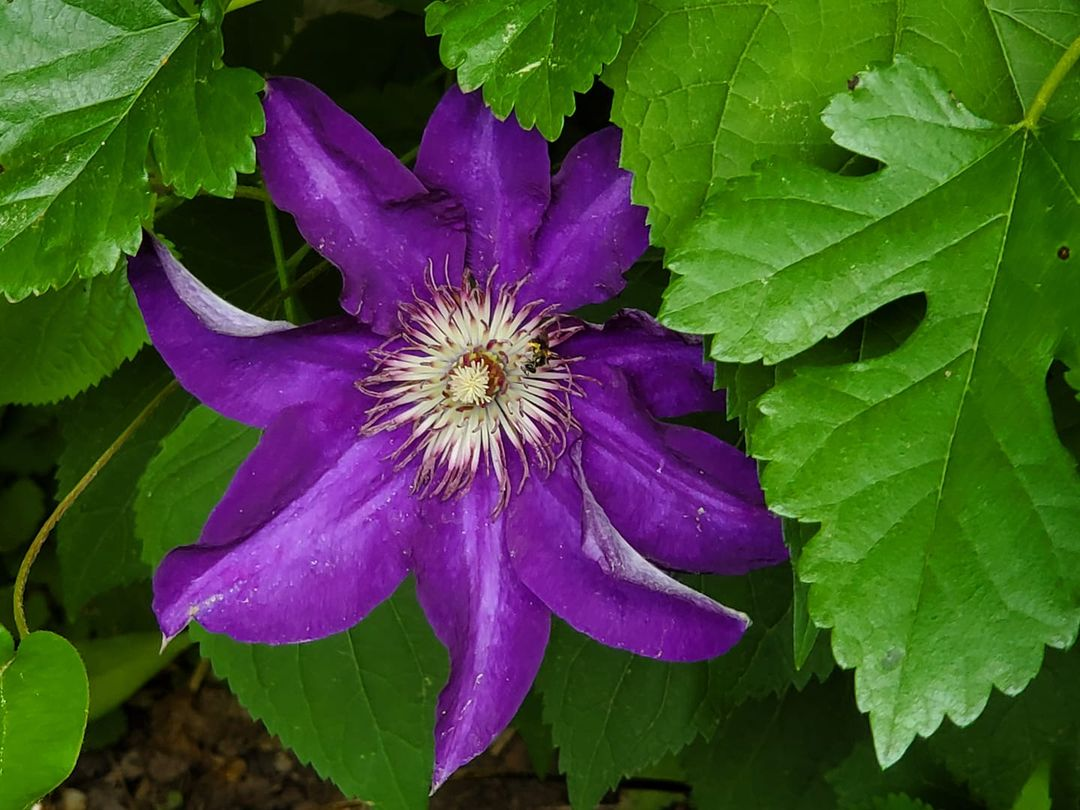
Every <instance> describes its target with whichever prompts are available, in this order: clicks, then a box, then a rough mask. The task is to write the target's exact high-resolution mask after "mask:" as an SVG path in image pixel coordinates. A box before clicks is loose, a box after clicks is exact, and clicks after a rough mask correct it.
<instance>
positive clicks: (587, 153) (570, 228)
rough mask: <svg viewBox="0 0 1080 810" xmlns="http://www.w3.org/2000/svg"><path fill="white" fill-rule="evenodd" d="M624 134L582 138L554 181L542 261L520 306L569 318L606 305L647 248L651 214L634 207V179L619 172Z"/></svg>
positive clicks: (541, 239)
mask: <svg viewBox="0 0 1080 810" xmlns="http://www.w3.org/2000/svg"><path fill="white" fill-rule="evenodd" d="M619 140H620V133H619V130H617V129H615V128H614V127H609V128H608V129H604V130H601V131H600V132H595V133H593V134H592V135H589V136H588V137H587V138H584V139H583V140H581V141H580V142H578V143H577V145H575V146H574V148H573V149H571V150H570V152H569V154H567V156H566V159H565V160H564V161H563V163H562V167H561V168H560V169H559V173H558V174H557V175H555V180H554V184H553V185H554V188H553V189H552V202H551V207H550V208H549V209H548V211H547V214H546V216H545V217H544V223H543V225H542V226H541V227H540V232H539V233H538V234H537V237H536V261H535V265H534V269H533V274H532V277H531V278H530V279H529V282H528V283H527V284H526V285H525V291H524V292H523V293H522V296H523V298H522V300H525V301H528V300H530V298H543V299H544V300H545V301H546V302H547V303H549V304H556V303H557V304H559V305H560V306H561V308H562V310H563V311H567V310H571V309H576V308H577V307H580V306H584V305H585V304H594V303H599V302H601V301H607V300H608V299H609V298H613V297H615V296H616V295H617V294H618V293H619V291H620V290H622V288H623V287H624V286H625V284H626V282H625V281H624V280H623V275H622V274H623V273H624V272H626V270H627V269H628V268H629V267H630V265H632V264H633V263H634V262H635V261H637V260H638V258H639V257H640V256H641V254H642V253H644V252H645V249H646V248H647V247H648V246H649V229H648V228H647V227H646V225H645V209H644V208H642V207H641V206H637V205H631V204H630V173H629V172H627V171H624V170H622V169H620V168H619Z"/></svg>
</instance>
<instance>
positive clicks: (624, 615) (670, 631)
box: [507, 445, 749, 661]
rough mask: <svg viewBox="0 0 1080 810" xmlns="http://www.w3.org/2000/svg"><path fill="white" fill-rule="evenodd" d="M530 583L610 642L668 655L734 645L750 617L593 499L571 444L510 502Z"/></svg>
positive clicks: (691, 657) (699, 654) (511, 524)
mask: <svg viewBox="0 0 1080 810" xmlns="http://www.w3.org/2000/svg"><path fill="white" fill-rule="evenodd" d="M507 513H508V514H507V538H508V544H509V547H510V559H511V561H512V562H513V565H514V569H515V570H516V571H517V573H518V576H520V577H521V581H522V582H524V583H525V585H526V586H527V587H528V588H529V589H530V590H531V591H532V592H533V593H535V594H536V595H537V596H539V597H540V599H542V600H543V602H544V603H545V604H546V605H547V606H548V607H549V608H551V610H552V611H553V612H554V613H555V614H556V615H558V616H560V617H561V618H563V619H564V620H565V621H566V622H567V623H569V624H570V625H571V626H572V627H574V628H575V629H577V630H579V631H581V632H582V633H585V634H587V635H589V636H592V637H593V638H594V639H596V640H597V641H599V642H601V643H603V644H607V645H608V646H610V647H619V648H621V649H624V650H630V651H631V652H635V653H637V654H639V655H646V656H649V657H650V658H660V659H663V660H666V661H698V660H702V659H705V658H712V657H713V656H717V655H720V654H722V653H724V652H726V651H727V650H729V649H730V648H731V646H732V645H733V644H735V642H737V641H738V640H739V639H740V638H741V637H742V634H743V632H744V631H745V630H746V627H747V625H748V624H749V620H748V619H747V618H746V616H744V615H743V614H742V613H739V612H737V611H734V610H731V609H730V608H726V607H724V606H723V605H721V604H719V603H717V602H714V601H713V600H711V599H709V598H708V597H706V596H704V595H702V594H700V593H698V592H697V591H695V590H693V589H691V588H688V587H686V586H685V585H683V584H682V583H680V582H678V581H677V580H674V579H672V578H671V577H669V576H667V575H666V574H664V573H663V572H662V571H660V570H659V569H658V568H656V567H655V566H653V565H652V564H651V563H649V562H648V561H647V560H646V559H645V558H644V557H642V556H641V555H640V554H638V553H637V552H636V551H634V549H633V548H631V547H630V545H629V544H628V543H627V542H626V541H625V540H623V538H622V537H621V536H620V535H619V533H618V532H617V531H616V530H615V528H614V527H613V526H612V525H611V522H610V521H609V520H608V519H607V516H606V515H605V514H604V510H603V509H601V508H600V505H599V504H598V503H597V502H596V500H595V499H594V498H593V496H592V493H591V492H590V491H589V488H588V486H587V485H586V483H585V480H584V477H583V475H582V472H581V467H580V451H579V448H578V446H577V445H575V446H574V447H573V448H571V450H570V452H569V458H565V459H563V461H562V462H560V463H559V465H558V466H557V467H556V469H555V471H554V472H553V473H552V474H551V476H549V477H548V478H547V480H535V479H534V480H533V481H530V482H529V484H528V485H527V486H526V487H525V489H524V491H523V492H521V493H520V494H519V495H516V496H515V497H514V498H512V499H511V501H510V506H509V507H508V509H507Z"/></svg>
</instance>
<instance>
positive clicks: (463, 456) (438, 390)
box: [357, 267, 581, 512]
mask: <svg viewBox="0 0 1080 810" xmlns="http://www.w3.org/2000/svg"><path fill="white" fill-rule="evenodd" d="M521 283H522V282H518V283H516V284H512V285H508V286H504V287H501V288H499V289H498V290H495V289H494V288H493V287H492V283H491V279H490V278H489V279H488V282H487V284H486V285H484V286H480V285H479V284H477V283H476V282H475V281H474V280H473V278H472V277H471V276H470V275H469V274H468V273H466V277H465V280H464V281H463V282H462V284H461V285H460V286H457V287H455V286H452V285H451V284H450V283H449V281H447V282H446V283H443V284H436V283H435V280H434V277H433V274H432V272H431V268H430V267H429V268H428V273H427V277H426V287H427V292H428V296H425V297H420V296H417V297H416V300H415V301H413V302H410V303H407V304H404V305H402V307H401V310H400V312H399V321H400V323H401V331H400V333H399V334H397V335H396V336H394V337H393V338H391V339H390V340H389V341H387V343H386V344H384V345H383V346H382V347H381V348H379V349H377V350H376V351H375V353H374V355H375V359H376V368H375V371H374V372H373V373H372V374H371V376H369V377H368V378H367V379H364V380H361V381H360V382H358V383H357V387H358V388H359V389H360V390H362V391H363V392H364V393H366V394H368V395H369V396H371V397H374V398H375V399H376V404H375V405H373V406H372V407H371V408H370V409H369V410H368V420H367V422H366V423H365V425H364V427H363V428H362V431H361V432H362V433H363V434H364V435H371V434H374V433H378V432H381V431H384V430H394V429H396V428H399V427H403V426H408V427H409V428H410V430H409V433H408V436H407V437H406V438H405V440H404V441H403V442H402V443H401V444H400V445H398V447H397V448H396V449H395V450H394V452H393V454H392V455H391V458H392V459H394V460H395V461H396V462H397V464H396V466H395V469H401V468H403V467H405V466H406V465H407V464H409V463H410V462H411V461H412V460H413V459H415V458H417V457H419V458H420V465H419V468H418V470H417V472H416V477H415V479H414V480H413V491H414V492H418V493H419V494H420V495H421V496H426V495H437V496H440V497H443V498H450V497H452V496H453V495H456V494H459V493H463V492H465V491H466V490H467V489H468V488H469V486H470V485H471V484H472V482H473V479H474V478H475V477H476V474H477V472H478V471H479V470H480V466H481V464H483V466H484V470H485V472H487V471H490V472H492V473H493V474H494V475H495V478H496V480H497V481H498V484H499V501H498V504H497V505H496V510H495V511H496V512H498V511H499V510H501V509H502V508H503V507H504V506H505V505H506V503H507V501H508V500H509V498H510V489H511V487H510V472H509V469H508V468H509V461H510V457H511V456H513V457H516V458H517V459H518V460H519V461H520V467H521V472H520V481H519V488H520V485H523V484H524V483H525V480H526V479H527V478H528V477H529V473H530V467H531V465H532V464H538V465H539V466H540V467H541V468H543V469H544V470H548V471H550V470H551V469H552V468H553V467H554V465H555V462H556V461H557V460H558V458H559V456H560V455H562V453H563V451H564V450H565V449H566V437H567V433H568V432H569V431H571V430H576V429H577V428H578V424H577V422H576V421H575V420H574V417H573V414H572V411H571V404H570V402H571V397H572V396H580V395H581V389H580V388H579V387H578V386H577V384H576V383H575V381H574V378H573V376H572V374H571V372H570V365H571V364H572V363H573V362H574V361H575V360H578V359H580V358H568V357H562V356H560V355H559V353H558V352H557V351H555V347H557V346H559V344H561V343H563V342H564V341H565V340H567V339H568V338H569V337H570V336H571V335H573V334H574V333H576V332H577V331H579V330H580V328H581V327H580V326H578V325H564V324H563V323H561V322H560V320H559V318H558V316H557V315H555V314H554V313H553V310H552V308H551V307H547V308H545V307H544V306H543V304H542V302H540V301H532V302H528V303H526V304H524V305H521V306H518V303H517V294H518V292H519V290H520V288H521Z"/></svg>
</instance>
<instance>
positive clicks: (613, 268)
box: [130, 79, 787, 786]
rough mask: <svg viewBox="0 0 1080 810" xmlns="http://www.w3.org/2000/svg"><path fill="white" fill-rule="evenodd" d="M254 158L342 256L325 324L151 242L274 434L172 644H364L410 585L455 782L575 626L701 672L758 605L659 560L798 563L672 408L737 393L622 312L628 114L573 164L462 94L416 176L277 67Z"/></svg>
mask: <svg viewBox="0 0 1080 810" xmlns="http://www.w3.org/2000/svg"><path fill="white" fill-rule="evenodd" d="M265 103H266V114H267V131H266V135H265V136H263V137H262V138H261V139H260V141H259V144H258V150H259V161H260V165H261V167H262V172H263V176H264V178H265V180H266V185H267V188H268V190H269V191H270V194H271V195H272V197H273V199H274V201H275V203H276V205H277V206H278V207H279V208H281V209H283V210H285V211H288V212H290V213H291V214H293V216H294V217H295V218H296V222H297V225H298V226H299V228H300V231H301V232H302V233H303V235H304V237H305V238H306V239H307V240H308V241H309V242H310V243H311V244H312V245H313V246H314V247H315V248H316V249H317V250H318V251H319V252H320V253H322V254H323V255H324V256H325V257H326V258H328V259H329V260H331V261H332V262H333V263H334V264H335V265H337V266H338V267H339V268H340V269H341V273H342V277H343V279H344V286H343V290H342V296H341V303H342V306H343V308H344V310H345V312H346V314H345V315H342V316H339V317H336V318H331V319H327V320H323V321H319V322H317V323H312V324H308V325H306V326H299V327H296V326H292V325H290V324H288V323H282V322H271V321H265V320H262V319H259V318H256V317H254V316H252V315H249V314H247V313H245V312H242V311H240V310H238V309H236V308H235V307H232V306H231V305H229V304H228V303H226V302H224V301H222V300H221V299H219V298H218V297H216V296H215V295H214V294H213V293H211V292H210V291H209V290H208V289H207V288H206V287H204V286H203V285H202V284H201V283H200V282H199V281H198V280H197V279H195V278H194V277H193V276H192V275H190V274H189V273H188V272H187V271H186V270H185V269H184V268H183V267H181V266H180V264H179V263H177V262H176V260H175V259H174V258H173V257H172V256H171V255H170V254H169V252H168V250H167V249H166V248H165V247H164V246H163V245H162V244H161V243H159V242H157V241H156V240H154V239H153V238H152V237H147V238H146V239H145V240H144V243H143V246H142V248H141V250H140V252H139V254H138V256H136V257H134V258H133V259H132V260H131V262H130V278H131V281H132V284H133V286H134V288H135V291H136V294H137V296H138V300H139V305H140V306H141V308H142V311H143V314H144V316H145V319H146V323H147V326H148V327H149V330H150V334H151V337H152V339H153V342H154V345H155V346H156V347H157V349H158V351H159V352H160V353H161V354H162V356H163V357H164V358H165V360H166V362H168V364H169V365H170V366H171V367H172V369H173V371H174V372H175V374H176V376H177V378H178V379H179V380H180V382H181V383H182V384H183V385H184V386H185V387H186V388H187V389H188V390H189V391H190V392H191V393H192V394H194V395H195V396H196V397H198V398H199V399H200V400H201V401H202V402H204V403H205V404H207V405H208V406H210V407H211V408H213V409H215V410H217V411H218V412H220V413H222V414H223V415H225V416H227V417H229V418H232V419H236V420H239V421H241V422H244V423H246V424H249V425H253V426H255V427H258V428H261V429H263V431H264V432H263V436H262V439H261V441H260V442H259V445H258V446H257V447H256V449H255V450H254V452H253V453H252V454H251V456H250V457H249V458H248V459H247V460H246V461H245V462H244V464H243V465H242V466H241V467H240V469H239V470H238V471H237V473H236V476H235V478H234V479H233V481H232V483H231V485H230V486H229V489H228V491H227V492H226V493H225V495H224V496H223V498H222V499H221V501H220V503H219V504H218V505H217V506H216V507H215V509H214V510H213V512H212V513H211V515H210V517H209V519H208V521H207V523H206V526H205V528H204V529H203V532H202V535H201V536H200V537H199V541H198V543H197V544H195V545H192V546H187V547H183V548H179V549H176V550H175V551H173V552H172V553H171V554H169V555H168V556H167V557H166V559H165V560H164V562H163V563H162V564H161V566H160V568H159V569H158V571H157V573H156V576H155V578H154V589H155V596H154V609H155V611H156V613H157V616H158V620H159V622H160V624H161V627H162V629H163V631H164V633H165V634H166V635H167V636H173V635H175V634H176V633H178V632H180V631H181V630H182V629H183V628H184V627H185V626H186V625H187V623H188V622H190V621H191V620H192V619H197V620H198V621H199V623H200V624H202V625H203V626H204V627H206V628H207V629H208V630H211V631H214V632H220V633H226V634H228V635H230V636H232V637H233V638H235V639H238V640H241V641H249V642H263V643H268V644H281V643H287V642H297V641H305V640H311V639H316V638H320V637H323V636H327V635H330V634H332V633H337V632H339V631H342V630H345V629H347V628H349V627H350V626H352V625H353V624H355V623H356V622H357V621H359V620H360V619H362V618H363V617H364V616H365V615H366V614H367V613H368V612H369V611H370V610H371V609H372V608H374V607H375V606H376V605H377V604H379V602H381V601H382V600H384V599H385V598H387V597H388V596H389V595H390V594H391V593H392V592H393V591H394V589H395V588H397V586H398V585H399V584H400V583H401V581H402V580H403V579H404V578H405V577H406V576H407V575H408V574H409V573H410V572H412V573H414V574H415V577H416V585H417V593H418V596H419V600H420V603H421V605H422V607H423V609H424V611H425V613H426V615H427V617H428V619H429V621H430V622H431V625H432V627H433V628H434V630H435V633H436V635H437V636H438V637H439V639H440V640H441V641H442V643H443V644H444V645H445V646H446V647H447V649H448V651H449V653H450V660H451V672H450V678H449V681H448V683H447V684H446V686H445V688H444V689H443V691H442V693H441V695H440V697H439V704H438V717H437V723H436V730H435V739H436V762H435V774H434V779H433V782H434V785H435V786H438V785H439V784H441V783H442V782H443V781H444V780H445V779H446V778H447V777H448V776H449V775H450V774H451V773H452V772H453V771H454V770H455V769H456V768H457V767H459V766H460V765H462V764H463V763H465V762H467V761H468V760H469V759H471V758H472V757H474V756H476V755H477V754H479V753H480V752H481V751H483V750H484V749H485V748H486V747H487V745H488V744H489V743H490V742H491V741H492V739H494V737H495V736H496V735H497V734H498V733H499V732H500V731H501V730H502V729H503V728H504V727H505V726H506V724H507V723H508V722H509V721H510V719H511V718H512V717H513V715H514V713H515V711H516V710H517V708H518V706H519V705H520V703H521V701H522V699H523V698H524V696H525V694H526V692H527V691H528V689H529V686H530V684H531V683H532V681H533V678H534V676H535V674H536V671H537V669H538V667H539V666H540V661H541V659H542V657H543V653H544V647H545V645H546V643H547V639H548V632H549V626H550V615H551V613H555V614H556V615H558V616H560V617H561V618H563V619H564V620H565V621H567V622H568V623H569V624H570V625H572V626H573V627H575V628H577V629H578V630H580V631H581V632H583V633H586V634H588V635H590V636H592V637H593V638H595V639H597V640H598V641H600V642H602V643H604V644H608V645H610V646H613V647H619V648H622V649H626V650H631V651H633V652H635V653H638V654H641V655H647V656H650V657H654V658H660V659H664V660H670V661H692V660H699V659H704V658H709V657H712V656H716V655H719V654H721V653H723V652H725V651H726V650H727V649H729V648H730V647H731V645H732V644H734V643H735V642H736V641H737V640H738V639H739V638H740V636H741V635H742V633H743V631H744V630H745V628H746V626H747V623H748V620H747V618H746V617H745V616H744V615H742V614H741V613H738V612H736V611H734V610H731V609H729V608H726V607H724V606H723V605H720V604H718V603H716V602H714V601H712V600H711V599H709V598H707V597H705V596H704V595H702V594H700V593H698V592H696V591H694V590H692V589H691V588H688V587H686V586H685V585H683V584H681V583H679V582H678V581H676V580H675V579H673V578H671V577H670V576H668V575H667V574H666V573H664V571H663V570H661V569H662V568H670V569H679V570H685V571H701V572H714V573H721V574H741V573H744V572H746V571H748V570H750V569H753V568H756V567H759V566H763V565H771V564H774V563H777V562H780V561H782V560H784V559H786V558H787V552H786V550H785V547H784V545H783V543H782V541H781V538H780V532H779V527H778V522H777V520H776V519H775V518H774V517H773V516H771V515H770V514H769V513H768V512H767V511H766V509H765V507H764V506H763V503H762V497H761V493H760V489H759V487H758V483H757V477H756V473H755V469H754V465H753V463H752V462H751V461H750V460H748V459H747V458H745V457H744V456H743V455H742V454H741V453H739V452H738V451H736V450H735V449H733V448H732V447H730V446H728V445H726V444H724V443H723V442H721V441H719V440H718V439H716V438H714V437H713V436H711V435H709V434H707V433H704V432H701V431H698V430H694V429H692V428H688V427H682V426H678V425H672V424H668V423H666V422H664V421H661V420H663V419H666V418H669V417H676V416H680V415H683V414H687V413H691V412H695V411H702V410H710V409H715V408H717V407H718V406H719V405H720V404H721V403H722V399H721V398H720V395H718V394H717V393H715V392H714V391H713V390H712V386H711V379H712V376H711V369H710V368H709V367H708V366H707V365H706V364H704V363H703V362H702V355H701V347H700V345H699V344H698V343H696V342H694V341H692V340H689V339H686V338H683V337H680V336H678V335H675V334H673V333H671V332H668V331H666V330H665V329H663V328H661V327H660V326H659V325H657V324H656V323H655V322H654V321H653V320H652V319H651V318H650V317H649V316H648V315H645V314H643V313H640V312H632V311H628V312H624V313H622V314H620V315H618V316H617V317H615V318H614V319H612V320H611V321H609V322H608V323H607V324H606V325H604V326H602V327H601V326H595V325H592V324H587V323H584V322H582V321H580V320H578V319H576V318H574V317H571V316H568V315H566V314H565V313H567V312H569V311H571V310H573V309H575V308H577V307H580V306H582V305H584V304H589V303H594V302H599V301H602V300H605V299H607V298H609V297H611V296H612V295H614V294H615V293H617V292H618V291H619V290H620V289H621V287H622V286H623V280H622V273H623V271H625V270H626V269H627V268H628V267H629V266H630V265H631V264H632V263H633V262H634V261H635V260H636V259H637V258H638V256H639V255H640V254H641V253H642V251H643V250H644V249H645V247H646V245H647V230H646V226H645V220H644V211H643V210H642V209H640V208H637V207H634V206H631V204H630V177H629V175H628V174H627V173H626V172H624V171H622V170H620V169H619V168H618V152H619V135H618V132H617V131H615V130H613V129H608V130H604V131H602V132H598V133H595V134H593V135H590V136H589V137H587V138H585V139H584V140H582V141H581V142H580V143H579V144H577V146H576V147H575V148H574V149H572V150H571V152H570V153H569V154H568V155H567V157H566V159H565V160H564V161H563V164H562V167H561V169H560V170H559V172H558V174H556V175H555V176H554V178H552V177H551V176H550V164H549V159H548V152H547V144H546V142H545V141H544V140H543V139H542V138H541V137H540V136H539V135H538V134H536V133H534V132H526V131H523V130H522V129H520V128H519V127H518V126H517V124H516V123H514V122H513V121H512V120H511V121H506V122H500V121H498V120H496V119H495V118H494V117H493V116H492V115H491V113H490V112H489V111H488V110H487V109H486V108H485V107H484V106H483V104H482V102H481V101H480V98H479V96H478V95H477V94H473V95H463V94H462V93H460V92H459V91H458V90H456V89H452V90H450V91H449V92H448V93H447V94H446V96H445V97H444V98H443V100H442V102H441V103H440V104H439V106H438V108H437V109H436V111H435V113H434V114H433V116H432V119H431V121H430V122H429V124H428V127H427V130H426V131H425V133H424V138H423V141H422V143H421V146H420V151H419V154H418V157H417V161H416V168H415V172H411V171H409V170H408V169H406V168H405V167H404V166H402V165H401V163H399V162H398V160H397V159H396V158H395V157H394V156H393V154H391V153H390V152H389V151H387V150H386V149H384V148H383V147H382V146H381V145H380V144H379V143H378V141H377V140H376V139H375V138H374V137H373V136H372V135H371V134H370V133H369V132H368V131H367V130H365V129H364V128H363V127H362V126H361V125H360V124H359V123H357V122H356V121H355V120H354V119H352V118H351V117H350V116H348V115H347V114H346V113H345V112H343V111H342V110H340V109H339V108H338V107H336V106H335V105H334V104H333V102H331V101H330V100H329V99H328V98H327V97H326V96H324V95H323V94H322V93H321V92H319V91H318V90H316V89H315V88H313V87H311V86H310V85H308V84H306V83H304V82H301V81H298V80H294V79H275V80H271V81H270V83H269V87H268V90H267V94H266V102H265Z"/></svg>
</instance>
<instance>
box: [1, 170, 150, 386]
mask: <svg viewBox="0 0 1080 810" xmlns="http://www.w3.org/2000/svg"><path fill="white" fill-rule="evenodd" d="M0 182H2V181H0ZM2 261H3V257H2V254H0V262H2ZM0 268H2V264H0ZM0 274H2V269H0ZM144 343H146V327H145V326H143V320H142V316H141V315H140V314H139V308H138V306H137V305H136V304H135V296H134V295H133V294H132V292H131V287H130V286H129V285H128V283H127V278H126V276H125V274H124V273H114V274H112V275H111V276H107V277H103V278H95V279H90V280H88V281H83V282H80V283H76V284H70V285H68V286H67V287H65V288H64V289H62V290H59V291H57V292H51V293H47V294H45V295H42V296H39V297H37V298H28V299H27V300H25V301H22V302H20V303H18V304H9V303H7V302H6V301H4V300H2V299H0V402H5V403H6V402H19V403H26V404H30V405H40V404H43V403H46V402H56V401H57V400H60V399H64V398H66V397H70V396H74V395H75V394H77V393H79V392H80V391H83V390H85V389H86V388H88V387H90V386H91V385H93V384H95V383H97V382H98V381H100V380H101V378H102V377H104V376H106V375H108V374H111V373H112V372H113V371H115V370H116V367H117V366H119V365H120V364H121V363H122V362H124V361H125V360H130V359H131V358H132V357H133V356H134V355H135V352H137V351H138V350H139V349H140V347H142V345H143V344H144Z"/></svg>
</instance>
